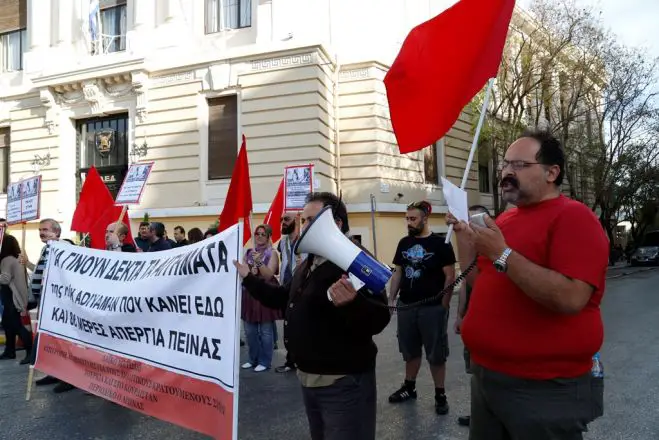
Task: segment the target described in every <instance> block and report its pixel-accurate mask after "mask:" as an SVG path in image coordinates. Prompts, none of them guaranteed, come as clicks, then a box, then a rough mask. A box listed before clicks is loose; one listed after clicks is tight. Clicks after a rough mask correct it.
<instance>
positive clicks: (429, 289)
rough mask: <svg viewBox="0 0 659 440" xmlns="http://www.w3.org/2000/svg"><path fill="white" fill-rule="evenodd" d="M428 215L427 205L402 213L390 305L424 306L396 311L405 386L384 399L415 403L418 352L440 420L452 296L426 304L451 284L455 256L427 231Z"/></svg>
mask: <svg viewBox="0 0 659 440" xmlns="http://www.w3.org/2000/svg"><path fill="white" fill-rule="evenodd" d="M431 213H432V207H431V205H430V203H428V202H418V203H412V204H410V205H409V206H408V207H407V215H406V217H405V220H406V221H407V230H408V236H407V237H404V238H403V239H401V240H400V242H399V243H398V249H396V254H395V256H394V265H395V266H396V270H395V271H394V274H393V276H392V278H391V295H390V298H391V304H392V305H393V304H395V301H396V298H398V297H399V295H400V297H399V298H398V304H399V305H403V306H405V305H410V304H413V303H418V302H420V301H427V302H426V303H423V304H419V305H418V306H412V307H410V308H401V309H399V310H398V347H399V349H400V352H401V354H402V355H403V360H404V361H405V382H404V383H403V386H402V387H401V388H400V389H399V390H397V391H396V392H394V393H393V394H392V395H391V396H389V403H402V402H405V401H407V400H410V399H416V397H417V392H416V377H417V375H418V374H419V369H420V368H421V360H422V348H423V349H425V352H426V359H427V360H428V364H429V365H430V372H431V374H432V378H433V382H434V383H435V412H436V413H437V414H440V415H445V414H448V410H449V406H448V402H447V399H446V392H445V385H444V382H445V378H446V359H447V357H448V354H449V347H448V331H447V327H448V314H449V313H448V312H449V304H450V302H451V294H452V292H451V291H449V292H447V293H445V294H444V295H443V296H442V297H441V299H436V300H431V299H432V298H434V297H436V296H438V295H439V294H440V293H441V292H442V290H444V289H446V287H447V286H449V285H450V284H452V283H453V281H455V255H454V253H453V248H452V247H451V245H450V244H446V243H445V242H444V241H445V237H443V236H441V235H439V234H435V233H433V232H431V231H430V225H429V221H430V214H431ZM429 300H430V301H429Z"/></svg>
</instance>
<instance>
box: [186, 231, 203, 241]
mask: <svg viewBox="0 0 659 440" xmlns="http://www.w3.org/2000/svg"><path fill="white" fill-rule="evenodd" d="M203 239H204V234H203V233H202V232H201V229H199V228H192V229H190V230H189V231H188V244H194V243H199V242H200V241H202V240H203Z"/></svg>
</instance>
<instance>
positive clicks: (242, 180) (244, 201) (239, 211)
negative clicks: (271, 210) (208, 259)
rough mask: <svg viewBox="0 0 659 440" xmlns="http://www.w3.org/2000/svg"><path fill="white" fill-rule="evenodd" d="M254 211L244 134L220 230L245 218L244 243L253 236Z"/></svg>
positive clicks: (223, 210)
mask: <svg viewBox="0 0 659 440" xmlns="http://www.w3.org/2000/svg"><path fill="white" fill-rule="evenodd" d="M251 212H252V187H251V185H250V182H249V163H248V162H247V142H246V141H245V135H243V144H242V145H241V146H240V151H239V152H238V158H237V160H236V164H235V165H234V167H233V174H231V183H229V191H228V192H227V198H226V200H225V201H224V208H223V209H222V213H221V214H220V225H219V228H218V230H219V231H220V232H221V231H224V230H225V229H228V228H230V227H231V226H233V225H235V224H236V223H238V220H239V219H240V218H242V219H244V222H243V225H244V226H245V233H244V235H243V244H245V243H247V242H248V241H249V239H250V238H252V231H251V229H250V225H249V215H250V213H251Z"/></svg>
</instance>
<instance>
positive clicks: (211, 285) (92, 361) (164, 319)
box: [34, 225, 243, 440]
mask: <svg viewBox="0 0 659 440" xmlns="http://www.w3.org/2000/svg"><path fill="white" fill-rule="evenodd" d="M242 234H243V232H242V225H234V226H233V227H231V228H229V229H227V230H225V231H223V232H221V233H219V234H217V235H215V236H213V237H210V238H208V239H206V240H204V241H201V242H199V243H195V244H194V245H190V246H185V247H181V248H176V249H171V250H168V251H163V252H154V253H121V252H106V251H102V250H95V249H88V248H81V247H77V246H73V245H70V244H68V243H66V242H62V241H56V242H51V244H50V246H51V248H50V254H49V256H48V263H47V267H46V272H45V274H44V286H43V288H44V295H43V298H42V302H41V310H40V317H39V329H38V331H39V334H40V335H41V336H40V337H39V346H38V348H37V359H36V363H35V366H34V368H35V369H37V370H39V371H42V372H44V373H46V374H49V375H52V376H55V377H57V378H59V379H61V380H63V381H65V382H68V383H70V384H72V385H74V386H76V387H77V388H80V389H83V390H85V391H88V392H90V393H92V394H95V395H97V396H99V397H102V398H105V399H107V400H110V401H113V402H115V403H118V404H120V405H123V406H125V407H127V408H129V409H132V410H135V411H139V412H141V413H144V414H147V415H150V416H153V417H157V418H159V419H162V420H166V421H169V422H171V423H174V424H176V425H180V426H183V427H186V428H188V429H191V430H194V431H197V432H201V433H203V434H206V435H209V436H211V437H213V438H215V439H221V440H235V439H237V438H238V436H237V420H238V371H239V365H238V360H239V354H240V339H239V334H240V294H241V287H240V286H241V280H240V277H239V275H238V273H237V270H236V268H235V267H234V265H233V264H232V262H233V260H236V259H240V258H241V257H242V243H243V241H242ZM218 286H219V287H218Z"/></svg>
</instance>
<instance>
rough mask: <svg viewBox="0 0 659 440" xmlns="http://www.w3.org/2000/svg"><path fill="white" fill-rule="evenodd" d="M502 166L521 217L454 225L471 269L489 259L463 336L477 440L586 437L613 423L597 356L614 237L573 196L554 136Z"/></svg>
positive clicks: (526, 146) (529, 142) (533, 136)
mask: <svg viewBox="0 0 659 440" xmlns="http://www.w3.org/2000/svg"><path fill="white" fill-rule="evenodd" d="M502 166H503V168H502V171H501V183H500V186H501V190H502V200H503V201H504V202H506V203H510V204H513V205H515V206H516V207H515V208H512V209H510V210H507V211H505V212H504V213H502V214H501V215H500V216H499V217H498V218H497V219H496V221H494V220H492V219H491V218H489V217H488V218H486V220H485V223H486V225H487V227H482V226H478V225H476V224H473V223H472V224H466V223H464V222H458V221H457V220H456V219H455V217H453V216H450V215H449V216H448V217H447V220H448V223H449V224H453V225H455V232H456V235H457V239H458V244H459V255H460V263H461V266H462V268H463V270H464V269H465V268H466V265H467V264H469V263H468V262H469V260H471V259H473V258H474V257H475V256H476V255H478V269H477V270H476V271H474V272H472V273H471V274H470V275H469V277H468V278H469V282H470V283H474V280H475V283H474V284H473V286H474V289H473V293H472V296H471V300H470V304H469V312H468V313H467V315H466V316H465V319H464V321H463V323H462V327H461V331H462V338H463V340H464V342H465V344H466V345H467V346H468V347H469V351H470V353H471V368H472V373H473V374H472V378H471V384H472V388H471V425H470V437H469V438H470V439H471V440H481V439H483V440H485V439H487V440H499V439H510V438H518V439H533V440H549V439H551V440H577V439H582V438H583V432H584V431H586V429H587V425H588V423H590V422H591V421H593V420H594V419H596V418H597V417H599V416H601V415H602V414H603V409H602V404H603V388H604V385H603V378H602V377H601V375H600V372H599V370H600V368H599V365H594V362H593V356H594V355H595V354H596V353H597V352H598V350H599V349H600V347H601V345H602V340H603V324H602V317H601V313H600V307H599V306H600V302H601V300H602V296H603V293H604V287H605V278H606V270H607V263H608V249H609V244H608V240H607V237H606V234H605V232H604V231H603V229H602V227H601V225H600V223H599V221H598V219H597V217H596V216H595V215H594V214H593V213H592V212H591V211H590V209H588V208H587V207H586V206H585V205H583V204H581V203H579V202H577V201H574V200H571V199H569V198H567V197H565V196H563V195H562V193H561V184H562V181H563V177H564V173H565V171H564V167H565V157H564V153H563V149H562V147H561V144H560V142H559V141H558V140H557V139H555V138H554V137H553V136H552V135H551V134H548V133H544V132H537V131H533V132H528V133H525V134H524V135H522V137H520V138H519V139H518V140H516V141H515V142H513V143H512V144H511V145H510V147H509V148H508V150H507V151H506V154H505V158H504V160H503V161H502ZM597 362H599V361H597ZM595 367H597V368H595ZM591 369H592V370H593V373H592V374H591Z"/></svg>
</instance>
